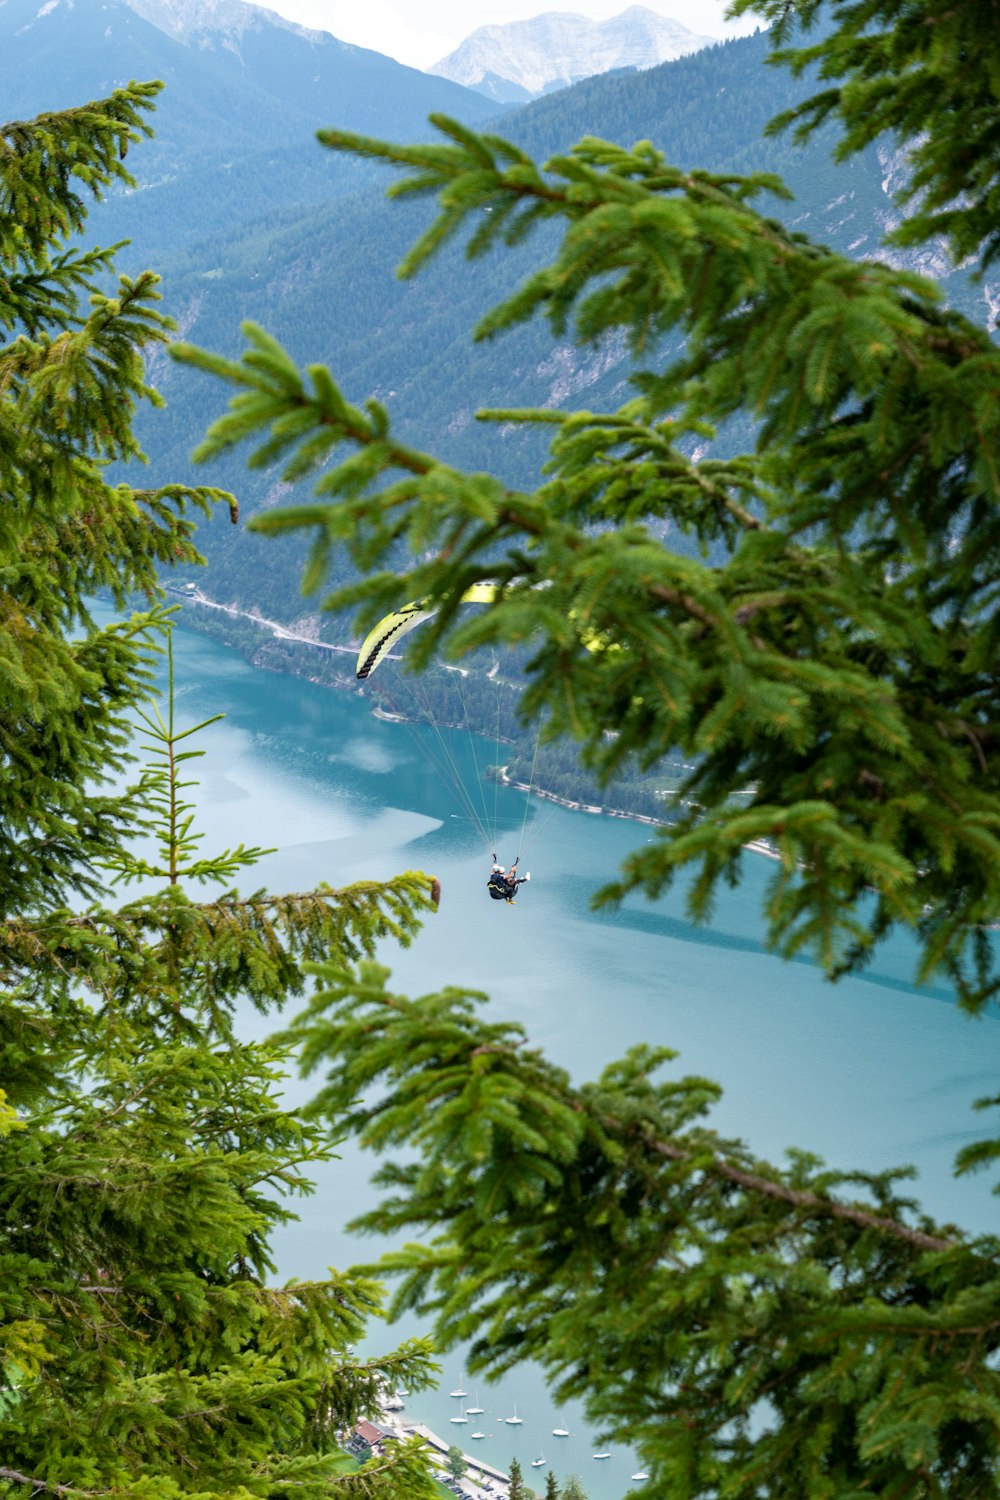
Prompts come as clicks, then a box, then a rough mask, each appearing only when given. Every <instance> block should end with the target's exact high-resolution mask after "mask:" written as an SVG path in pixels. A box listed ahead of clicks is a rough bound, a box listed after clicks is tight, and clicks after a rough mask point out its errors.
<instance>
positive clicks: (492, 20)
mask: <svg viewBox="0 0 1000 1500" xmlns="http://www.w3.org/2000/svg"><path fill="white" fill-rule="evenodd" d="M257 3H258V4H262V5H264V6H265V7H266V8H267V9H268V10H275V11H277V12H278V14H279V15H282V16H287V17H288V19H289V20H291V21H299V22H300V23H301V24H302V25H303V26H314V27H316V28H317V29H318V30H320V31H330V32H332V33H333V35H334V36H337V37H340V39H341V41H343V42H354V43H355V44H356V45H357V46H359V47H372V48H373V49H374V50H375V51H376V52H385V53H386V54H387V55H388V56H389V57H395V58H397V59H398V60H399V61H400V62H405V63H409V64H410V65H411V67H414V68H426V67H429V66H430V64H431V63H435V62H437V60H438V58H441V57H444V56H445V55H446V54H447V53H449V52H453V51H454V49H455V48H456V47H457V46H458V44H459V42H461V41H463V40H464V39H465V38H466V37H467V36H468V35H469V32H470V31H475V29H476V27H477V26H489V25H498V24H502V23H503V22H504V21H524V20H527V19H528V18H529V17H531V16H537V15H541V14H542V13H543V12H545V11H560V10H562V11H573V12H575V13H576V14H577V15H584V16H590V17H591V19H592V20H595V21H606V20H608V18H609V17H611V16H617V15H620V14H621V12H622V11H623V10H627V9H628V7H629V5H630V4H632V3H634V0H564V3H560V0H257ZM640 3H644V4H646V8H647V9H648V10H655V11H657V12H658V13H659V14H660V15H662V16H668V17H669V18H670V19H671V20H673V21H679V22H680V23H681V25H682V26H686V27H687V28H688V30H689V31H694V32H696V33H698V34H699V35H701V36H713V37H723V36H741V35H744V34H745V33H747V32H751V31H753V30H754V27H755V24H756V23H755V22H754V20H753V18H752V17H748V16H744V17H743V18H742V19H741V20H740V21H739V22H731V21H726V20H725V19H724V17H725V12H726V5H727V3H728V0H640Z"/></svg>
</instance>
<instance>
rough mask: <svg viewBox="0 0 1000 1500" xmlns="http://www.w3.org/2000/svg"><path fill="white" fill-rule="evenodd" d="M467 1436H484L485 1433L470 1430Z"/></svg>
mask: <svg viewBox="0 0 1000 1500" xmlns="http://www.w3.org/2000/svg"><path fill="white" fill-rule="evenodd" d="M469 1436H470V1438H484V1437H485V1436H486V1434H485V1432H470V1433H469Z"/></svg>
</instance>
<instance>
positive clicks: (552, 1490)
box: [545, 1469, 559, 1500]
mask: <svg viewBox="0 0 1000 1500" xmlns="http://www.w3.org/2000/svg"><path fill="white" fill-rule="evenodd" d="M545 1500H559V1484H558V1481H557V1479H556V1476H555V1475H554V1474H553V1472H552V1470H551V1469H550V1470H549V1472H548V1473H547V1474H546V1476H545Z"/></svg>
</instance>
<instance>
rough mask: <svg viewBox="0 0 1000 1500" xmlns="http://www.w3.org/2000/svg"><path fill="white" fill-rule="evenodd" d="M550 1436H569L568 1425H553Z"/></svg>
mask: <svg viewBox="0 0 1000 1500" xmlns="http://www.w3.org/2000/svg"><path fill="white" fill-rule="evenodd" d="M552 1436H553V1437H569V1428H568V1427H553V1429H552Z"/></svg>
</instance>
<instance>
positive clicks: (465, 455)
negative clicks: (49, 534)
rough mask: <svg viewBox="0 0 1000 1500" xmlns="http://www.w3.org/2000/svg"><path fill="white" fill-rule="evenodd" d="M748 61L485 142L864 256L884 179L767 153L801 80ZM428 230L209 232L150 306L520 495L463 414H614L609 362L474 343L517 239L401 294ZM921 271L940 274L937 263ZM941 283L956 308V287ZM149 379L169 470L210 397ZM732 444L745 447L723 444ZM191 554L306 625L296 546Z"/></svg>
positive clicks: (213, 585) (397, 211)
mask: <svg viewBox="0 0 1000 1500" xmlns="http://www.w3.org/2000/svg"><path fill="white" fill-rule="evenodd" d="M766 54H767V38H766V36H765V35H762V34H760V35H757V36H755V37H750V38H743V39H740V40H734V41H730V42H726V43H724V44H720V45H719V46H716V47H712V48H710V49H707V50H706V51H703V52H700V53H697V54H695V55H693V56H690V57H686V58H682V59H680V60H678V61H675V62H672V63H667V64H664V65H662V66H660V67H657V68H654V69H651V70H649V71H647V72H643V73H639V74H627V75H615V76H610V77H604V78H595V79H591V80H588V81H587V82H585V83H582V84H578V85H577V86H576V87H574V88H571V89H567V90H564V91H563V92H561V93H558V94H555V95H551V96H548V97H547V98H545V99H542V100H539V101H537V102H535V103H533V104H531V105H529V106H527V107H526V108H524V109H522V110H519V111H515V112H513V113H511V114H508V115H507V116H505V117H504V118H503V119H502V120H501V121H500V123H499V124H498V126H497V127H496V128H497V129H498V131H499V132H500V133H501V134H505V135H508V136H510V137H511V138H513V139H514V140H516V141H518V142H519V143H520V144H522V145H523V146H524V147H525V148H526V149H527V150H529V151H530V152H531V153H532V154H533V155H535V156H536V157H537V158H539V159H544V158H545V157H546V156H548V155H549V154H551V153H554V152H558V151H560V150H563V149H565V148H567V147H568V146H569V145H571V144H572V142H573V141H575V140H576V139H578V138H579V137H580V136H582V135H584V134H588V133H589V134H592V135H599V136H603V137H605V138H607V139H610V140H614V141H617V142H622V143H625V144H631V143H632V142H634V141H635V140H637V139H642V138H649V139H651V140H653V141H654V143H656V144H657V145H658V146H659V147H660V148H661V149H662V150H663V151H664V153H665V154H666V155H667V157H668V158H669V159H670V160H671V161H674V162H677V163H678V164H680V165H683V166H687V167H698V166H700V167H705V168H708V169H711V170H715V171H733V172H739V173H748V172H754V171H768V172H775V173H777V174H779V175H780V176H781V177H783V178H784V179H785V181H786V182H787V183H788V185H789V186H790V187H791V188H792V190H793V192H794V194H795V199H794V201H793V202H791V203H785V202H782V201H781V200H779V199H777V198H775V199H773V205H774V207H773V212H774V213H775V215H776V216H778V217H780V218H782V219H784V220H785V221H786V222H788V223H790V224H793V225H794V226H795V227H797V228H801V229H802V230H804V231H806V232H808V233H809V234H810V236H811V237H812V238H814V239H816V240H819V241H821V242H824V241H825V242H827V243H829V244H831V245H832V246H834V247H836V248H838V249H841V250H845V251H848V252H850V253H853V254H856V255H862V254H864V253H866V252H870V251H873V250H874V249H875V247H876V246H877V244H878V242H879V240H880V238H881V235H882V233H883V232H884V229H885V227H886V226H887V225H888V224H889V223H890V222H892V221H893V220H894V218H895V210H894V209H893V207H892V204H891V202H890V199H889V196H888V192H887V187H888V183H887V180H886V179H887V177H888V176H889V175H890V167H891V163H886V162H884V161H882V160H880V157H879V155H878V154H877V153H876V152H875V151H874V150H872V151H869V152H867V153H865V154H864V155H862V156H860V157H858V158H856V159H855V160H853V161H852V162H851V163H850V164H848V165H845V166H836V165H834V164H833V163H832V161H831V159H830V150H831V145H832V136H831V134H829V133H826V134H824V135H822V136H821V137H819V138H818V139H817V140H816V141H814V142H813V143H811V144H810V145H808V146H807V147H805V148H793V147H792V146H791V145H790V143H789V141H788V140H787V138H785V137H779V138H776V139H774V138H772V139H764V137H763V131H764V127H765V125H766V123H767V121H768V120H769V119H771V118H772V117H773V115H774V114H775V113H777V112H778V111H779V110H781V109H784V108H786V107H788V106H789V105H790V104H792V103H793V102H794V101H795V100H797V99H798V98H801V97H803V96H804V95H805V94H806V93H807V92H808V91H809V88H810V84H809V82H808V80H800V81H796V80H794V79H792V78H791V77H790V75H789V74H788V73H787V71H786V70H784V69H776V68H772V67H768V66H767V65H766V64H765V61H764V59H765V57H766ZM427 131H428V134H429V133H430V127H427ZM384 180H385V179H384ZM428 216H429V210H428V208H427V207H426V206H423V207H422V206H420V205H414V204H411V203H408V202H406V201H403V202H397V203H386V202H385V201H384V199H383V197H382V196H381V192H377V193H376V192H368V193H366V194H363V195H356V196H354V197H353V198H352V199H351V200H350V201H341V202H335V203H331V204H329V205H327V206H326V207H324V208H323V209H322V210H317V211H316V212H314V213H312V214H311V215H309V216H308V217H305V218H301V219H295V220H294V221H292V220H288V221H287V222H286V223H284V224H282V225H278V226H274V227H270V228H267V229H262V230H261V232H260V233H259V235H258V236H257V237H256V238H254V239H246V240H245V241H244V242H243V243H242V244H238V245H234V244H233V243H232V242H231V240H230V239H229V237H228V236H226V235H218V236H216V237H214V238H212V239H210V240H208V241H206V242H205V243H203V244H200V245H199V246H197V248H196V249H194V250H192V251H190V252H189V253H188V254H187V255H186V256H185V257H183V258H180V259H177V260H175V261H174V262H173V263H171V264H168V265H167V266H165V267H164V271H165V282H166V288H165V289H166V295H167V303H168V306H169V307H170V309H171V310H172V311H173V312H174V313H175V315H176V316H177V317H178V318H179V320H180V323H181V326H182V329H183V332H184V336H185V338H188V339H191V340H192V341H195V342H198V343H200V344H203V345H204V346H206V347H210V348H215V349H219V350H224V351H229V352H234V351H235V350H236V349H237V347H238V346H239V342H240V341H239V333H238V325H239V322H240V320H241V319H242V318H244V317H251V318H253V319H254V320H256V321H257V322H260V323H262V324H263V325H264V326H265V327H266V328H268V329H269V330H270V331H271V332H272V333H274V334H275V335H276V336H277V337H278V338H279V339H281V340H282V341H283V342H284V343H286V344H287V346H288V347H289V349H290V350H291V352H292V353H293V355H294V356H295V357H296V358H297V359H300V360H306V361H309V360H319V361H323V362H328V363H329V364H330V365H331V367H332V369H333V370H334V372H335V373H336V374H337V376H338V378H340V379H342V380H343V382H344V384H345V386H346V388H347V390H348V392H349V393H350V395H351V397H352V399H356V400H363V399H364V398H365V397H367V396H370V395H375V396H377V397H378V398H379V399H382V400H384V401H386V403H387V404H388V405H389V407H390V409H391V412H392V416H393V422H394V424H396V426H397V430H398V431H399V433H400V434H401V435H402V436H403V437H404V438H405V439H406V440H407V441H410V442H413V443H416V444H419V445H421V446H424V447H426V448H428V449H429V450H431V451H433V452H435V453H437V454H440V455H441V456H443V457H445V458H447V459H449V460H451V461H453V462H455V463H458V464H461V465H463V466H467V467H473V468H477V467H478V468H483V469H487V468H488V469H490V470H492V471H493V472H496V473H498V474H499V475H501V476H502V477H504V478H505V479H506V480H507V482H509V483H511V484H513V485H520V486H527V485H530V484H532V483H533V481H534V478H535V476H536V475H537V473H538V469H539V466H540V464H541V462H542V461H543V459H544V450H543V447H542V443H541V440H540V439H539V438H538V437H537V435H536V434H534V433H525V432H524V431H523V430H518V431H514V430H512V429H510V428H507V427H503V426H499V427H498V426H495V425H484V424H481V423H477V422H476V421H475V420H474V416H473V414H474V412H475V411H476V409H477V408H481V407H489V406H510V405H518V406H533V405H546V404H548V405H552V406H570V407H572V406H588V407H591V408H592V409H598V410H599V409H606V408H612V409H613V408H614V407H615V406H616V405H618V404H619V403H620V402H621V400H622V399H623V398H624V396H625V394H626V391H627V386H626V381H627V377H628V365H627V361H626V360H625V358H624V353H623V347H622V345H620V344H615V343H610V344H608V345H606V346H605V347H603V348H601V349H598V350H594V351H593V352H591V353H590V354H581V353H580V351H578V350H576V349H574V348H572V347H571V346H570V345H569V343H566V344H565V345H562V346H558V347H556V348H555V349H553V346H552V341H551V337H550V333H549V331H548V329H547V327H545V326H542V325H540V324H538V323H535V324H533V325H531V326H529V327H528V328H525V329H518V330H517V331H516V332H515V333H512V334H507V335H504V336H503V337H502V338H499V339H497V340H495V341H492V342H490V343H486V344H480V345H472V344H471V342H470V332H471V330H472V328H473V327H474V325H475V323H476V321H477V319H478V318H479V317H480V316H481V315H482V314H483V313H484V312H485V311H486V309H487V308H489V307H491V306H493V305H494V304H495V303H496V302H498V301H499V300H500V299H501V298H502V297H503V295H504V294H505V292H507V291H509V290H510V289H511V288H512V287H513V286H514V285H516V284H517V281H518V280H519V279H520V278H521V277H522V276H523V275H524V274H525V273H526V272H527V270H528V269H529V268H530V267H531V266H532V265H533V264H534V263H536V262H537V261H538V260H539V259H540V258H541V256H542V255H543V254H544V245H543V244H542V242H541V240H540V239H534V240H530V241H529V242H528V243H527V244H526V245H524V246H522V247H521V248H520V249H519V251H518V252H517V253H516V254H504V255H501V256H498V257H492V258H491V257H486V258H484V259H482V260H477V261H474V262H468V261H467V260H466V259H465V258H464V254H463V250H462V248H461V246H460V245H457V244H456V245H453V246H452V247H450V249H447V250H446V251H445V252H444V253H443V254H441V255H440V256H439V257H438V258H437V259H436V260H435V261H434V262H433V263H432V264H431V265H430V266H429V267H427V268H426V269H425V270H424V271H422V272H421V274H420V275H419V276H418V277H417V278H416V279H415V280H413V281H409V282H400V281H398V280H397V279H396V277H395V274H394V272H395V267H396V265H397V264H398V263H399V261H400V260H401V259H402V257H403V255H404V253H405V252H406V250H407V249H408V248H409V246H410V245H411V244H412V243H413V241H414V239H415V238H416V236H417V235H418V233H419V231H420V228H421V227H422V226H423V225H424V224H425V223H426V222H427V220H428ZM931 269H944V262H943V260H942V262H941V265H940V266H939V267H936V268H935V267H932V268H931ZM954 281H955V288H954V289H955V292H956V294H959V293H960V294H961V296H962V297H965V296H966V295H967V289H966V287H965V284H964V282H961V281H960V279H959V278H955V279H954ZM987 294H989V289H987ZM975 296H976V297H978V298H979V299H981V298H982V296H983V292H982V290H981V289H980V290H979V291H978V292H977V293H976V294H975ZM979 306H980V309H982V302H981V300H980V303H979ZM970 310H971V311H972V312H973V315H978V314H977V313H976V309H975V308H974V307H973V308H971V309H970ZM157 378H158V380H159V381H160V384H161V386H162V388H163V389H164V391H165V393H166V395H167V397H168V401H169V410H168V411H167V412H166V413H157V414H156V415H155V416H153V417H152V418H151V420H150V421H149V422H148V423H147V425H146V432H145V434H144V435H145V439H146V442H147V446H148V449H149V451H150V453H151V454H152V455H153V456H154V459H155V461H156V466H157V470H158V471H159V468H160V466H161V465H162V468H163V472H170V473H179V472H182V471H183V465H184V462H185V458H186V455H187V453H188V452H189V451H190V449H191V446H192V444H193V439H194V435H195V434H197V433H199V432H200V431H201V430H202V428H203V426H204V424H205V421H206V418H207V416H208V415H209V414H210V413H211V410H212V405H211V404H212V403H217V402H218V401H219V399H220V398H219V393H218V389H217V388H215V387H207V386H206V385H205V384H204V383H203V382H202V381H200V380H199V377H197V376H195V375H192V374H191V373H190V372H188V371H183V370H178V369H171V368H164V369H162V370H159V371H158V372H157ZM206 402H207V403H208V405H206ZM737 438H739V439H740V440H741V441H742V440H744V439H745V438H746V434H745V433H733V434H732V439H733V440H736V439H737ZM202 477H204V475H203V476H202ZM211 477H212V478H213V479H214V480H215V481H216V482H218V483H222V484H225V485H228V486H230V487H231V488H233V489H234V490H235V491H237V492H238V493H239V494H240V498H241V501H242V503H243V505H244V513H245V514H246V515H249V514H252V512H253V510H254V509H255V508H256V507H257V506H260V505H264V504H267V503H269V502H271V501H274V500H276V499H277V498H278V497H279V493H278V490H276V489H275V487H274V482H273V479H272V477H270V476H269V475H268V474H267V473H264V472H256V473H248V472H247V470H246V469H245V468H244V467H242V465H241V464H240V463H239V462H232V461H230V462H228V463H220V464H218V465H216V466H215V467H214V468H213V470H212V471H211ZM265 545H266V566H265V563H264V555H265V554H264V547H265ZM205 546H206V549H207V552H208V554H209V556H210V560H211V567H210V571H209V573H208V575H207V577H206V575H204V574H202V575H201V578H200V580H199V581H200V582H202V583H203V584H204V586H205V588H206V589H207V591H208V592H210V593H211V594H212V595H213V596H214V597H218V598H223V599H226V600H230V601H233V602H236V603H238V604H240V605H241V606H242V607H248V606H253V605H257V606H259V607H260V608H262V609H263V611H264V613H266V614H269V615H271V616H273V617H275V618H280V619H291V618H295V617H297V616H300V615H301V614H302V612H303V610H304V609H305V608H306V606H304V604H303V602H302V600H301V598H300V596H299V577H300V564H301V548H300V545H299V544H298V543H288V544H287V549H286V550H285V555H284V561H282V550H283V549H282V547H281V546H280V545H279V544H277V543H276V542H274V541H271V542H269V543H267V544H264V543H262V542H260V541H258V540H256V539H254V538H253V537H252V536H250V535H247V534H245V533H242V532H241V533H239V534H235V533H233V534H231V533H229V531H228V529H227V528H224V527H222V526H217V527H216V528H215V531H214V532H213V533H212V534H210V535H208V536H206V538H205Z"/></svg>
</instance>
